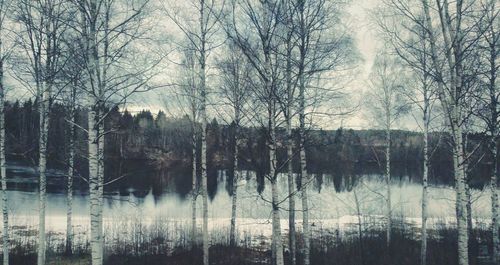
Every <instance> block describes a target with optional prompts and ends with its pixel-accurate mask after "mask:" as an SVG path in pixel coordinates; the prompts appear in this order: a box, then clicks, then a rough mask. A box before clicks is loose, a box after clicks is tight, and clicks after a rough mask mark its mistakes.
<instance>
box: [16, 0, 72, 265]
mask: <svg viewBox="0 0 500 265" xmlns="http://www.w3.org/2000/svg"><path fill="white" fill-rule="evenodd" d="M66 8H67V5H66V3H65V2H64V1H59V0H51V1H19V2H18V9H17V10H18V14H17V20H18V22H19V24H21V26H22V27H23V28H24V31H23V32H21V33H20V46H21V47H22V48H23V49H24V51H25V53H26V57H27V58H28V59H27V61H28V62H29V63H28V64H27V65H28V66H27V68H26V69H25V71H27V73H28V75H29V77H30V79H26V78H25V79H22V80H23V81H25V84H26V85H27V86H29V87H32V86H31V83H34V84H35V85H34V90H35V95H36V98H37V102H38V112H39V115H40V118H39V120H40V123H39V127H40V133H39V148H38V149H39V157H38V173H39V176H40V179H39V188H40V190H39V207H38V211H39V223H38V230H39V231H38V249H37V252H38V256H37V264H39V265H42V264H45V256H46V232H45V212H46V205H47V194H46V189H47V188H46V186H47V178H46V169H47V142H48V131H49V113H50V106H51V101H52V100H53V95H52V93H53V92H57V91H54V90H56V89H60V87H58V86H57V84H56V78H57V74H58V73H59V71H60V70H61V65H62V63H61V62H60V57H61V51H62V50H63V47H62V39H63V36H64V32H65V30H66V26H65V24H63V23H62V21H65V16H66V10H67V9H66ZM23 75H24V76H26V73H24V74H19V76H23Z"/></svg>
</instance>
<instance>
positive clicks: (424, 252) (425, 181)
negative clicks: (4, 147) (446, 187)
mask: <svg viewBox="0 0 500 265" xmlns="http://www.w3.org/2000/svg"><path fill="white" fill-rule="evenodd" d="M423 122H424V172H423V176H422V227H421V230H422V245H421V248H420V264H421V265H426V264H427V215H428V214H427V211H428V210H427V201H428V196H429V191H428V178H429V98H428V94H427V88H424V119H423Z"/></svg>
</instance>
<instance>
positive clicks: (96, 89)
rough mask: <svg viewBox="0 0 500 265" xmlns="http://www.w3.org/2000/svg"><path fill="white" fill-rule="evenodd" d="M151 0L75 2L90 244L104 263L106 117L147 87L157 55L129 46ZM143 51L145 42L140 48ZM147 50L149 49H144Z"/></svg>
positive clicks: (140, 33)
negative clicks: (78, 15)
mask: <svg viewBox="0 0 500 265" xmlns="http://www.w3.org/2000/svg"><path fill="white" fill-rule="evenodd" d="M147 3H148V1H141V0H138V1H123V2H122V1H112V0H87V1H75V5H76V6H77V7H78V9H79V10H80V13H81V16H82V17H83V19H82V20H83V21H82V23H81V24H82V25H81V29H80V34H81V36H82V38H81V39H82V46H83V47H84V49H83V58H85V63H84V65H83V69H84V72H85V74H86V76H85V78H84V79H83V80H84V84H83V86H82V87H83V90H84V92H85V94H86V100H85V101H86V105H87V110H88V131H87V134H88V145H89V147H88V157H87V158H88V161H89V189H90V246H91V262H92V265H100V264H102V263H103V250H104V235H103V195H104V194H103V193H104V185H105V182H104V180H105V176H104V148H105V147H104V137H105V135H106V134H107V133H108V131H106V130H109V129H107V128H105V127H104V120H105V118H106V116H107V114H108V113H109V111H106V110H107V109H109V110H111V109H113V107H114V106H117V105H119V104H122V103H123V102H124V101H125V100H126V99H127V98H128V97H130V96H131V95H132V94H134V93H137V92H141V91H146V90H149V89H150V88H151V87H150V85H148V83H149V81H150V80H151V78H152V77H153V76H154V75H155V73H154V71H153V68H154V66H155V65H157V63H158V61H157V59H152V58H146V57H138V56H134V57H133V58H130V57H129V55H130V54H132V53H131V50H132V48H133V46H134V45H136V44H138V40H140V39H141V37H144V34H145V32H147V24H145V23H143V22H144V15H145V13H146V5H147ZM141 47H142V49H145V46H141ZM143 52H144V53H145V52H146V51H143Z"/></svg>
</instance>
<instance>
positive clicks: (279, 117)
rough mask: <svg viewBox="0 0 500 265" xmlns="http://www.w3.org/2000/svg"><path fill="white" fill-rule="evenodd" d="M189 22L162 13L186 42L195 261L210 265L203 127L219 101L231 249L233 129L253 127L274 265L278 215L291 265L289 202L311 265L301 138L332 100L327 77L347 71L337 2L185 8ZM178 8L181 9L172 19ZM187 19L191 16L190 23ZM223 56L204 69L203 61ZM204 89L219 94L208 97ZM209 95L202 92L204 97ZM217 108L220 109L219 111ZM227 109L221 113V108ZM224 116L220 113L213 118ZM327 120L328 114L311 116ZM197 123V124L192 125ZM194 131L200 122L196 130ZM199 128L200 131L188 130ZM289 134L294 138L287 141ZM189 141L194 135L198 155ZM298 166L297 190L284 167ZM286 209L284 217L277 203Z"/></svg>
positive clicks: (348, 45)
mask: <svg viewBox="0 0 500 265" xmlns="http://www.w3.org/2000/svg"><path fill="white" fill-rule="evenodd" d="M188 6H189V7H190V8H191V9H192V10H191V9H189V10H190V11H194V12H191V13H189V14H185V15H184V16H183V15H182V13H181V12H179V11H178V10H175V9H173V10H172V9H169V7H170V6H168V5H165V6H164V7H165V8H164V9H165V10H166V11H167V15H168V16H169V17H170V18H171V20H172V21H173V23H174V24H175V25H177V26H178V28H179V29H180V31H181V32H182V33H183V35H184V37H185V40H187V41H184V42H183V43H185V44H181V45H180V47H181V49H182V50H183V51H185V52H183V57H184V59H183V61H182V66H183V68H184V69H186V71H185V74H186V75H184V76H183V77H182V79H183V80H181V82H180V84H179V87H181V88H182V89H181V94H182V96H183V98H184V99H185V101H187V102H188V105H189V111H187V112H186V113H188V114H189V116H190V118H191V119H192V122H193V130H192V132H193V175H192V178H193V191H192V200H193V201H192V202H193V203H192V205H193V207H192V209H193V210H192V211H193V221H192V230H193V231H192V237H193V238H192V241H193V245H194V244H196V242H197V235H196V230H197V226H196V197H197V194H198V185H197V180H198V176H197V163H196V158H197V157H198V155H197V154H198V152H201V154H200V157H201V163H200V165H201V173H200V175H201V178H200V179H201V182H202V185H201V190H200V191H201V195H202V199H203V228H202V232H203V242H202V245H203V253H204V255H203V257H204V259H203V261H204V264H208V244H209V242H208V234H207V233H208V232H207V222H208V220H207V211H208V209H207V207H208V205H207V203H206V200H207V195H206V184H205V183H206V166H207V165H206V130H207V128H206V125H207V114H206V112H207V109H206V108H207V101H208V100H209V99H210V98H211V95H215V97H217V100H216V101H217V103H218V104H217V103H216V104H214V108H213V109H214V111H219V113H220V114H221V116H222V118H223V119H226V120H227V121H228V123H229V124H231V125H232V126H233V127H234V134H233V141H234V146H235V147H234V150H233V154H232V156H233V159H232V161H233V165H232V175H233V182H232V189H231V194H232V211H231V212H232V214H231V229H230V243H231V245H236V244H237V242H236V238H237V235H236V234H237V228H236V219H237V218H236V213H237V189H238V185H239V182H240V181H241V177H240V169H239V164H238V148H239V146H240V145H241V137H240V135H239V128H240V127H241V126H244V125H247V126H254V125H257V126H259V127H262V128H265V129H266V134H267V147H268V151H269V153H268V156H269V168H268V173H267V175H266V179H267V180H268V181H269V183H270V187H271V191H272V192H271V194H272V195H271V198H264V200H266V201H267V202H268V203H269V204H270V206H271V209H272V231H273V233H272V234H273V236H272V250H273V251H272V253H273V260H274V262H275V263H276V264H283V263H284V260H283V240H282V235H281V227H280V219H281V213H282V212H283V210H284V209H285V210H286V211H288V213H289V231H290V233H289V239H288V242H289V250H290V254H291V257H292V262H293V264H295V260H296V232H295V231H296V228H295V226H296V224H295V214H296V211H295V198H296V197H297V196H299V195H300V198H301V203H302V209H304V210H303V211H302V215H303V216H302V219H303V222H302V223H303V227H302V234H303V237H304V244H303V245H304V248H303V249H302V250H301V251H302V253H303V256H304V264H309V249H310V243H309V242H310V228H309V226H310V225H309V221H308V220H309V217H308V209H309V207H308V195H307V189H306V186H307V185H308V184H309V183H310V182H311V178H310V176H309V174H308V173H307V164H306V152H305V148H306V138H307V137H306V135H307V130H308V128H309V127H310V125H311V124H312V118H313V117H314V116H315V115H316V114H317V113H316V111H318V109H317V108H320V107H319V106H321V104H324V106H326V105H327V104H326V102H328V101H329V100H332V99H334V98H337V97H338V96H339V95H340V94H341V93H340V92H339V90H338V89H339V87H335V86H334V85H330V84H328V82H327V80H328V81H331V80H333V76H334V72H335V71H345V70H346V69H348V68H349V67H350V66H351V65H352V62H353V61H354V60H353V59H354V57H355V55H354V52H353V49H352V42H351V38H350V36H349V35H348V34H347V31H346V28H345V27H344V25H342V24H341V23H337V22H338V19H339V18H340V15H341V13H342V8H343V7H344V6H343V3H342V2H336V1H324V0H298V1H279V0H278V1H260V2H257V1H247V0H244V1H236V0H235V1H215V0H210V1H204V0H199V1H198V0H196V1H192V2H191V3H189V5H188ZM181 9H184V10H185V9H186V6H184V4H182V5H180V6H179V10H181ZM194 14H195V15H196V16H194ZM214 53H216V54H217V53H225V54H227V55H223V56H220V57H219V58H216V59H213V60H208V58H207V57H208V54H214ZM208 73H216V76H217V77H218V78H216V80H217V81H215V82H213V83H211V84H209V83H207V80H206V77H207V74H208ZM210 85H212V86H219V87H220V89H218V90H216V89H209V87H210ZM209 92H210V93H209ZM217 105H219V106H220V105H224V106H223V107H222V108H218V107H219V106H217ZM228 106H229V107H228ZM221 112H222V113H221ZM319 112H321V113H322V114H330V113H332V111H331V110H330V109H329V107H327V106H326V107H325V109H321V110H320V111H318V113H319ZM198 119H199V120H198ZM198 122H199V123H198ZM196 124H201V132H198V130H197V129H196ZM283 125H284V126H286V128H287V135H288V139H287V141H286V142H287V160H286V161H285V163H279V162H278V161H277V156H276V155H277V154H276V151H277V144H278V139H277V135H276V130H277V129H278V128H279V127H280V126H283ZM294 128H296V129H297V131H298V132H299V139H294V136H293V133H292V130H293V129H294ZM197 135H200V136H201V150H199V151H198V147H197ZM297 158H298V160H300V171H299V174H298V175H299V185H297V184H296V183H295V179H296V174H295V173H294V170H293V166H292V161H294V160H296V159H297ZM284 168H287V172H288V173H287V174H288V182H289V185H288V186H289V188H288V191H287V194H288V195H287V196H286V198H280V197H278V194H280V191H279V190H278V185H277V180H278V177H279V173H280V172H282V171H283V169H284ZM286 201H288V209H287V208H286V207H285V205H284V203H285V202H286Z"/></svg>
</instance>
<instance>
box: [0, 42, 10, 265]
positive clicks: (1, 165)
mask: <svg viewBox="0 0 500 265" xmlns="http://www.w3.org/2000/svg"><path fill="white" fill-rule="evenodd" d="M2 56H3V53H2V41H1V40H0V174H1V178H2V217H3V230H2V249H3V265H9V209H8V205H7V202H8V199H7V198H8V197H7V165H6V161H5V88H4V78H3V59H2V58H1V57H2Z"/></svg>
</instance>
